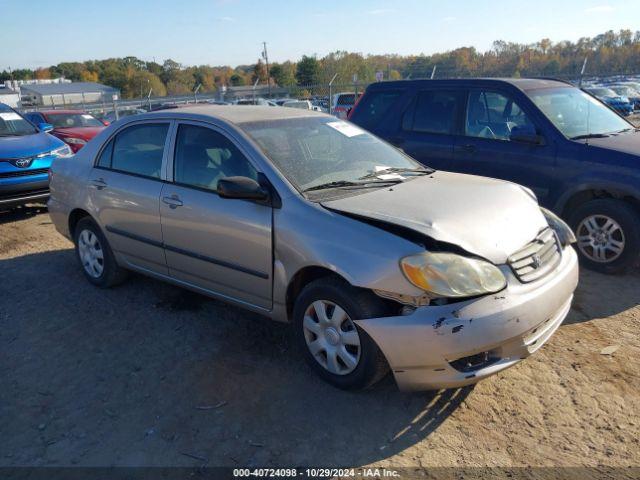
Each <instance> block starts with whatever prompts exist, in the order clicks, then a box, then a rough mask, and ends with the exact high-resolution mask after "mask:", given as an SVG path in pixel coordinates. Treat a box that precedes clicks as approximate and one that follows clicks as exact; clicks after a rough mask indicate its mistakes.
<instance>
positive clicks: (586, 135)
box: [570, 133, 611, 140]
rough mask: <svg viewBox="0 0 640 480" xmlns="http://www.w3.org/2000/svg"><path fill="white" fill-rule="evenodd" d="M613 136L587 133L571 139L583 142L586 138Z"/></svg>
mask: <svg viewBox="0 0 640 480" xmlns="http://www.w3.org/2000/svg"><path fill="white" fill-rule="evenodd" d="M610 136H611V135H610V134H609V133H587V134H585V135H576V136H575V137H570V140H582V139H585V138H607V137H610Z"/></svg>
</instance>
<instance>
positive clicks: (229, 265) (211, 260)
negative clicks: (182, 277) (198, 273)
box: [106, 226, 269, 280]
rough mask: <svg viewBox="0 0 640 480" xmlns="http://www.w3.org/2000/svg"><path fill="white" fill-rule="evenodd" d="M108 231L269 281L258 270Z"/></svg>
mask: <svg viewBox="0 0 640 480" xmlns="http://www.w3.org/2000/svg"><path fill="white" fill-rule="evenodd" d="M106 229H107V231H108V232H110V233H113V234H116V235H120V236H122V237H127V238H130V239H131V240H136V241H138V242H142V243H147V244H149V245H153V246H154V247H159V248H164V249H165V250H169V251H170V252H175V253H179V254H180V255H185V256H187V257H191V258H196V259H198V260H202V261H204V262H209V263H212V264H214V265H219V266H221V267H225V268H230V269H232V270H237V271H238V272H242V273H246V274H249V275H253V276H254V277H258V278H263V279H265V280H266V279H268V278H269V275H268V274H266V273H264V272H259V271H257V270H251V269H250V268H246V267H243V266H240V265H236V264H235V263H229V262H225V261H224V260H218V259H217V258H213V257H209V256H207V255H202V254H200V253H196V252H192V251H191V250H184V249H182V248H178V247H174V246H172V245H167V244H166V243H163V242H158V241H156V240H152V239H150V238H146V237H142V236H140V235H136V234H134V233H130V232H127V231H124V230H120V229H119V228H114V227H110V226H107V227H106Z"/></svg>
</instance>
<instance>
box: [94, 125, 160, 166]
mask: <svg viewBox="0 0 640 480" xmlns="http://www.w3.org/2000/svg"><path fill="white" fill-rule="evenodd" d="M168 130H169V124H168V123H154V124H148V123H145V124H141V125H133V126H131V127H128V128H126V129H125V130H123V131H122V132H120V133H119V134H118V135H117V136H116V138H115V140H114V144H113V153H112V155H111V168H112V169H113V170H117V171H119V172H124V173H132V174H134V175H142V176H145V177H151V178H160V171H161V169H162V156H163V153H164V144H165V140H166V138H167V131H168ZM107 150H108V148H105V150H103V152H102V153H103V155H105V154H106V153H105V152H106V151H107ZM101 162H102V155H101V158H100V160H99V164H100V165H101ZM105 162H106V158H105ZM101 166H102V165H101Z"/></svg>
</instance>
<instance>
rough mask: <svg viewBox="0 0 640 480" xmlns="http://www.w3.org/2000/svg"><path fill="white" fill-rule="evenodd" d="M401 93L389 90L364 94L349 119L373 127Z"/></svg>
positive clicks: (363, 125)
mask: <svg viewBox="0 0 640 480" xmlns="http://www.w3.org/2000/svg"><path fill="white" fill-rule="evenodd" d="M402 93H403V92H402V91H399V90H389V91H381V92H371V93H368V94H366V95H365V96H364V97H363V98H362V100H360V102H359V103H358V106H357V107H356V109H355V111H354V112H353V116H352V117H351V120H352V121H353V122H355V123H357V124H358V125H360V126H362V127H364V128H371V127H375V126H376V125H378V124H379V123H380V120H382V118H383V117H384V115H385V113H387V111H388V110H389V109H390V108H391V106H392V105H393V104H394V103H395V101H396V100H397V99H398V98H399V97H400V95H402Z"/></svg>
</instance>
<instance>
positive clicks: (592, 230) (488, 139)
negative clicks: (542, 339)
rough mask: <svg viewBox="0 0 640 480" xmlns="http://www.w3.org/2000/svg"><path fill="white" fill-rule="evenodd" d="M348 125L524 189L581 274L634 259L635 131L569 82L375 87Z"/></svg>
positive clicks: (638, 221) (639, 256) (639, 137)
mask: <svg viewBox="0 0 640 480" xmlns="http://www.w3.org/2000/svg"><path fill="white" fill-rule="evenodd" d="M349 118H350V120H351V121H352V122H353V123H355V124H357V125H359V126H360V127H362V128H365V129H367V130H370V131H371V132H373V133H374V134H376V135H377V136H379V137H381V138H383V139H385V140H387V141H389V142H390V143H393V144H394V145H396V146H398V147H399V148H402V149H403V150H404V151H405V152H406V153H407V154H408V155H410V156H412V157H413V158H415V159H416V160H418V161H419V162H421V163H423V164H425V165H428V166H430V167H432V168H436V169H440V170H450V171H454V172H460V173H470V174H475V175H482V176H485V177H494V178H500V179H504V180H510V181H512V182H515V183H519V184H521V185H524V186H526V187H528V188H529V189H530V192H531V195H532V196H533V195H535V196H536V197H537V199H538V201H539V202H540V203H541V204H542V205H543V206H545V207H547V208H549V209H551V210H553V211H554V212H555V213H557V214H558V215H560V216H561V217H563V218H564V219H566V220H567V222H568V223H569V225H570V226H571V227H572V228H573V230H574V233H575V236H576V238H577V244H576V248H577V250H578V253H579V254H580V258H581V261H582V263H583V265H585V266H586V267H589V268H591V269H594V270H598V271H601V272H606V273H613V272H620V271H623V270H626V269H627V268H629V267H631V266H633V265H634V264H637V262H638V260H640V131H639V129H638V128H636V127H635V126H634V125H632V124H631V123H629V122H628V121H627V120H625V119H624V118H623V117H621V116H620V115H618V114H617V113H616V112H614V111H613V110H612V109H611V108H608V107H607V106H605V105H604V104H603V103H602V102H600V101H599V100H598V99H596V98H594V97H593V96H592V95H589V94H588V93H585V92H584V91H582V90H580V89H578V88H576V87H574V86H573V85H571V84H569V83H566V82H563V81H559V80H546V79H525V78H521V79H515V78H514V79H451V80H444V79H443V80H408V81H407V80H404V81H394V82H377V83H374V84H372V85H370V86H369V87H367V90H366V92H365V94H364V96H363V97H362V98H361V99H360V101H359V102H358V104H357V105H356V106H355V107H354V109H353V110H352V112H351V115H350V117H349ZM382 166H384V165H382ZM495 213H496V215H501V213H500V212H498V211H496V212H495ZM495 234H496V236H500V235H501V233H500V232H495ZM532 268H534V267H532Z"/></svg>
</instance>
